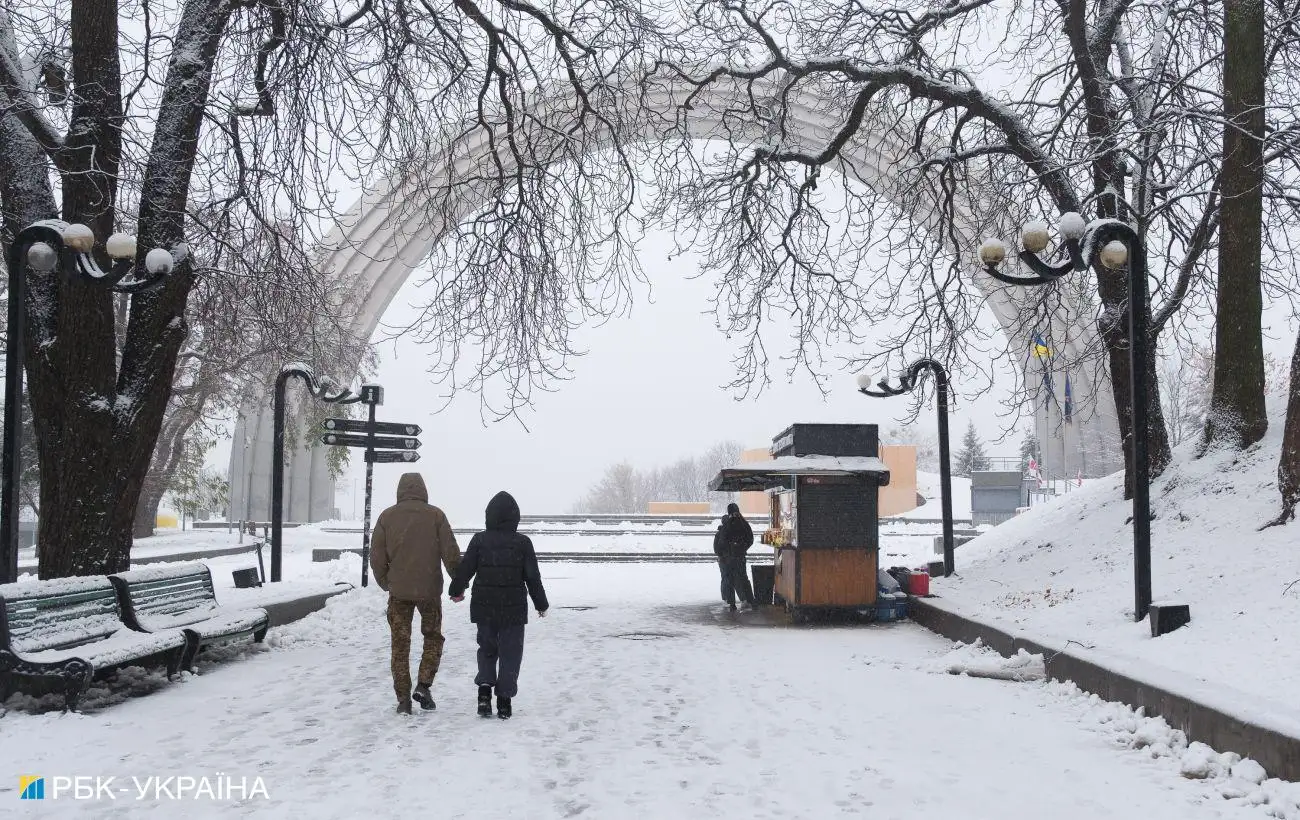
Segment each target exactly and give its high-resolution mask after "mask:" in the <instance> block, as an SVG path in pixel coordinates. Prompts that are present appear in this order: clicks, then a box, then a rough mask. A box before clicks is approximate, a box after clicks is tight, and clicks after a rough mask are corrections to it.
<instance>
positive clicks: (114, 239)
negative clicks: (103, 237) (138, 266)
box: [104, 233, 135, 259]
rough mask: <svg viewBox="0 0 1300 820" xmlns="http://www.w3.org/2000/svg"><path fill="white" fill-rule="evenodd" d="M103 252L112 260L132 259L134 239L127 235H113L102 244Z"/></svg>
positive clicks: (133, 255) (133, 256)
mask: <svg viewBox="0 0 1300 820" xmlns="http://www.w3.org/2000/svg"><path fill="white" fill-rule="evenodd" d="M104 250H106V251H108V255H109V256H110V257H111V258H113V259H134V258H135V237H134V236H132V235H131V234H129V233H115V234H113V235H112V236H110V237H109V238H108V241H107V242H105V243H104Z"/></svg>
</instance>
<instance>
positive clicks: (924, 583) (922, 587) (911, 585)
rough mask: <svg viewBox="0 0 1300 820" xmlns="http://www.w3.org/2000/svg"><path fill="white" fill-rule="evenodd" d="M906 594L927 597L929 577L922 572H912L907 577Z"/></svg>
mask: <svg viewBox="0 0 1300 820" xmlns="http://www.w3.org/2000/svg"><path fill="white" fill-rule="evenodd" d="M907 594H908V595H929V594H930V575H929V573H924V572H913V573H912V574H911V575H909V576H907Z"/></svg>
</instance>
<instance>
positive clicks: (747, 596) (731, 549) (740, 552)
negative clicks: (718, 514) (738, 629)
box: [713, 503, 757, 612]
mask: <svg viewBox="0 0 1300 820" xmlns="http://www.w3.org/2000/svg"><path fill="white" fill-rule="evenodd" d="M753 545H754V530H753V528H752V527H750V526H749V522H748V521H746V520H745V516H743V515H741V513H740V507H739V506H738V505H737V504H735V503H732V504H728V505H727V514H726V515H725V516H724V517H723V519H722V521H721V522H719V524H718V531H717V532H716V533H714V535H713V552H714V554H715V555H717V556H718V571H719V573H721V575H722V600H724V601H726V602H727V605H728V606H730V607H731V609H732V611H733V612H734V611H735V609H736V595H737V594H739V595H740V600H742V601H744V602H745V603H746V604H749V606H750V608H751V609H752V608H753V607H755V606H757V604H756V602H755V601H754V589H753V587H751V586H750V583H749V571H748V569H747V566H746V561H745V555H746V553H748V552H749V548H750V547H752V546H753Z"/></svg>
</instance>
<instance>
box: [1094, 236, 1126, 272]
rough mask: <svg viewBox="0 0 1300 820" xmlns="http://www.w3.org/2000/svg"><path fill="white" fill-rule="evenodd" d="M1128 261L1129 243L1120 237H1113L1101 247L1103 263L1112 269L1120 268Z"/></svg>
mask: <svg viewBox="0 0 1300 820" xmlns="http://www.w3.org/2000/svg"><path fill="white" fill-rule="evenodd" d="M1126 262H1128V245H1125V244H1124V243H1123V242H1120V241H1119V240H1118V239H1112V240H1111V241H1109V242H1107V243H1106V244H1105V245H1104V246H1103V247H1102V249H1101V264H1103V265H1105V266H1106V267H1108V268H1110V269H1111V270H1119V269H1120V268H1122V267H1124V264H1125V263H1126Z"/></svg>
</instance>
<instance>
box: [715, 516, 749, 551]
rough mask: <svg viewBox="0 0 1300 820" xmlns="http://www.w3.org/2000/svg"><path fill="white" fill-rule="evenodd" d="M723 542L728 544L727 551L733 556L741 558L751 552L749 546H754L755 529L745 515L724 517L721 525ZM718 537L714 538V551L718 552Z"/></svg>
mask: <svg viewBox="0 0 1300 820" xmlns="http://www.w3.org/2000/svg"><path fill="white" fill-rule="evenodd" d="M721 533H722V542H723V544H725V545H726V549H727V553H728V555H730V556H731V557H733V558H740V557H742V556H744V554H745V553H747V552H749V548H750V547H752V546H754V530H753V528H752V527H750V526H749V522H748V521H746V520H745V517H744V516H743V515H736V516H731V515H728V516H727V517H725V518H723V519H722V526H721ZM716 544H717V538H716V536H715V539H714V545H715V546H714V552H717V546H716Z"/></svg>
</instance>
